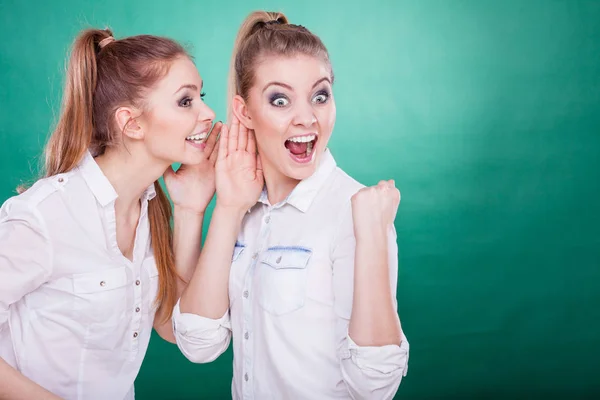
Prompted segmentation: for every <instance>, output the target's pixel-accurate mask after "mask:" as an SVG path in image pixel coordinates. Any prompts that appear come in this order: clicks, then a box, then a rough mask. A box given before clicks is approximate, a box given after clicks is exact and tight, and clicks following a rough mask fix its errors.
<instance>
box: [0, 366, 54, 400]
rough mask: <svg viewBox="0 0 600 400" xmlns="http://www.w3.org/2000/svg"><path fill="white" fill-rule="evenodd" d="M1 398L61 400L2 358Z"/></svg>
mask: <svg viewBox="0 0 600 400" xmlns="http://www.w3.org/2000/svg"><path fill="white" fill-rule="evenodd" d="M0 399H1V400H9V399H10V400H21V399H22V400H29V399H40V400H60V398H59V397H58V396H55V395H53V394H52V393H50V392H49V391H47V390H46V389H44V388H43V387H41V386H40V385H38V384H36V383H35V382H33V381H32V380H30V379H28V378H26V377H25V376H24V375H23V374H21V373H20V372H19V371H17V370H16V369H14V368H13V367H11V366H10V365H9V364H8V363H7V362H6V361H4V360H3V359H2V358H0Z"/></svg>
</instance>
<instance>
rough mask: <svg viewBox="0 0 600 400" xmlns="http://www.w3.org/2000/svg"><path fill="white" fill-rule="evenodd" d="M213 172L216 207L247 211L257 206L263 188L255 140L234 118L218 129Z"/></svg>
mask: <svg viewBox="0 0 600 400" xmlns="http://www.w3.org/2000/svg"><path fill="white" fill-rule="evenodd" d="M215 171H216V188H217V207H220V208H227V209H232V210H235V211H241V212H246V211H247V210H249V209H250V208H251V207H252V206H253V205H254V204H256V202H257V201H258V198H259V196H260V193H261V192H262V189H263V185H264V177H263V171H262V166H261V163H260V157H259V156H258V154H257V153H256V138H255V137H254V132H253V131H249V130H248V129H247V128H246V127H245V126H243V125H242V124H240V121H239V120H238V119H237V118H236V117H235V116H234V117H232V123H231V126H229V127H228V126H223V128H222V130H221V138H220V140H219V154H218V158H217V163H216V167H215Z"/></svg>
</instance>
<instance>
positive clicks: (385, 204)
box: [352, 180, 400, 237]
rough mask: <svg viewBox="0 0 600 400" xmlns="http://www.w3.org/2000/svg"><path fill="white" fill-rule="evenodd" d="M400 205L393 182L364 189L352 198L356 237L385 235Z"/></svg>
mask: <svg viewBox="0 0 600 400" xmlns="http://www.w3.org/2000/svg"><path fill="white" fill-rule="evenodd" d="M399 205H400V191H399V190H398V189H396V186H395V185H394V181H393V180H389V181H380V182H379V184H377V185H376V186H370V187H365V188H362V189H361V190H359V191H358V192H357V193H356V194H355V195H354V196H352V218H353V219H354V234H355V236H356V237H359V236H363V235H369V234H371V233H373V232H382V233H384V234H387V232H388V230H389V229H390V228H391V227H392V226H393V224H394V220H395V219H396V212H397V211H398V206H399Z"/></svg>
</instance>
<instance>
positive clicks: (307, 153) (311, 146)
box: [306, 142, 313, 157]
mask: <svg viewBox="0 0 600 400" xmlns="http://www.w3.org/2000/svg"><path fill="white" fill-rule="evenodd" d="M312 150H313V144H312V142H310V143H308V145H307V146H306V156H307V157H308V156H310V153H312Z"/></svg>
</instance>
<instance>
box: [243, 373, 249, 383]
mask: <svg viewBox="0 0 600 400" xmlns="http://www.w3.org/2000/svg"><path fill="white" fill-rule="evenodd" d="M244 380H245V381H246V382H248V374H244Z"/></svg>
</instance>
